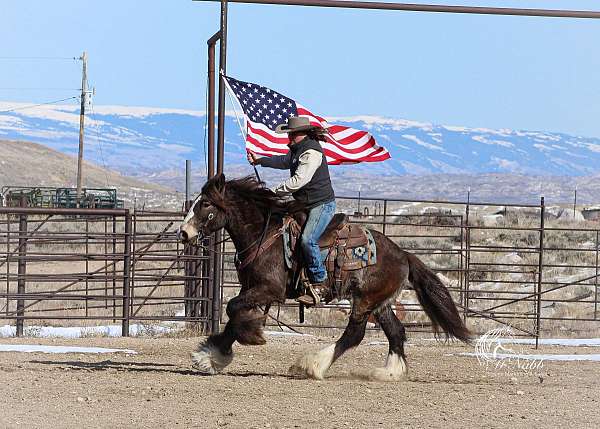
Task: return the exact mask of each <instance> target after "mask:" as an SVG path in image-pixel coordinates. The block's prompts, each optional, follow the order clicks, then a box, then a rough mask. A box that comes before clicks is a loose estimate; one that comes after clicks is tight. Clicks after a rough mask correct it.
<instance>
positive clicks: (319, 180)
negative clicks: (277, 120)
mask: <svg viewBox="0 0 600 429" xmlns="http://www.w3.org/2000/svg"><path fill="white" fill-rule="evenodd" d="M309 149H313V150H316V151H318V152H320V153H321V154H322V155H323V157H322V160H321V165H320V166H319V168H317V171H315V174H314V175H313V177H312V179H310V182H308V183H307V184H306V185H304V186H303V187H302V188H300V189H298V190H297V191H296V192H294V193H293V194H292V196H293V197H294V199H296V200H297V201H299V202H301V203H302V204H304V205H305V206H306V208H312V207H315V206H318V205H319V204H324V203H328V202H330V201H333V200H334V199H335V195H334V193H333V187H332V186H331V179H330V178H329V168H328V167H327V159H326V158H325V154H324V153H323V148H322V147H321V145H320V144H319V142H318V141H316V140H312V139H309V138H308V137H307V138H305V139H304V140H302V141H301V142H300V143H296V144H294V145H292V146H290V151H291V167H290V174H291V176H293V175H294V174H296V170H297V169H298V165H299V164H300V162H299V161H300V155H302V154H303V153H304V152H306V151H307V150H309Z"/></svg>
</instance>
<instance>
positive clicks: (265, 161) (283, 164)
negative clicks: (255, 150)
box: [256, 152, 292, 170]
mask: <svg viewBox="0 0 600 429" xmlns="http://www.w3.org/2000/svg"><path fill="white" fill-rule="evenodd" d="M291 159H292V158H291V155H290V152H288V153H286V154H285V155H278V156H263V157H261V158H258V159H257V160H256V163H257V164H258V165H262V166H263V167H269V168H277V169H279V170H287V169H288V168H290V160H291Z"/></svg>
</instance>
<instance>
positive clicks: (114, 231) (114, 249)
mask: <svg viewBox="0 0 600 429" xmlns="http://www.w3.org/2000/svg"><path fill="white" fill-rule="evenodd" d="M116 256H117V218H116V217H115V216H113V218H112V257H113V258H115V259H113V260H116ZM116 295H117V264H116V262H115V263H114V264H112V296H113V300H112V308H113V323H115V322H116V320H117V301H116V299H115V296H116Z"/></svg>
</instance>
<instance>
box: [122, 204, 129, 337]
mask: <svg viewBox="0 0 600 429" xmlns="http://www.w3.org/2000/svg"><path fill="white" fill-rule="evenodd" d="M130 268H131V213H130V212H129V210H127V211H126V213H125V237H124V243H123V305H122V315H123V322H122V323H123V324H122V327H121V336H123V337H128V336H129V314H130V313H129V298H130V295H129V292H130V291H129V286H130V285H129V281H130V277H129V274H130V271H129V270H130Z"/></svg>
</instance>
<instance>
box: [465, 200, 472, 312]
mask: <svg viewBox="0 0 600 429" xmlns="http://www.w3.org/2000/svg"><path fill="white" fill-rule="evenodd" d="M470 203H471V192H470V191H469V194H468V195H467V205H466V207H465V223H464V234H465V265H464V302H463V306H464V307H463V320H464V322H465V323H467V317H468V315H469V280H470V275H471V273H470V269H471V229H470V226H469V211H470Z"/></svg>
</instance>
